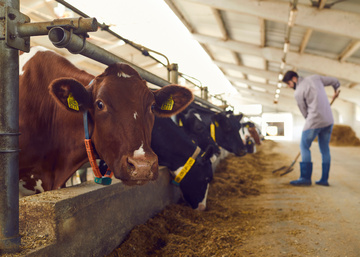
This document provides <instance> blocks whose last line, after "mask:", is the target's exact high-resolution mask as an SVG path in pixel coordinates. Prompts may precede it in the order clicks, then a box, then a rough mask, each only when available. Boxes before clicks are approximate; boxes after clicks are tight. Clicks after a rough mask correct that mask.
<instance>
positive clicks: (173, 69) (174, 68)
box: [168, 63, 179, 123]
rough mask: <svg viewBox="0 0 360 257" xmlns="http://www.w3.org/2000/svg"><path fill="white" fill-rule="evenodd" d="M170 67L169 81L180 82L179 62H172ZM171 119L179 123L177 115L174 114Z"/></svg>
mask: <svg viewBox="0 0 360 257" xmlns="http://www.w3.org/2000/svg"><path fill="white" fill-rule="evenodd" d="M168 67H169V73H168V75H169V81H170V83H172V84H178V83H179V82H178V81H179V67H178V65H177V63H172V64H170V65H168ZM171 119H172V120H173V121H174V122H175V123H177V121H176V115H173V116H171Z"/></svg>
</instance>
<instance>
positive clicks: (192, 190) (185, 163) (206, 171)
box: [151, 117, 214, 210]
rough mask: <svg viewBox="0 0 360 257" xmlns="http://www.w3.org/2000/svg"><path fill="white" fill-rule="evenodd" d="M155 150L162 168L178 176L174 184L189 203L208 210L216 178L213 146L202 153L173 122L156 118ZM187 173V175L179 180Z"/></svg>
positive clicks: (198, 208)
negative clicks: (211, 186) (212, 161)
mask: <svg viewBox="0 0 360 257" xmlns="http://www.w3.org/2000/svg"><path fill="white" fill-rule="evenodd" d="M151 148H152V149H153V151H154V152H155V153H156V155H157V156H158V160H159V165H162V166H166V167H168V168H169V170H170V171H171V173H172V174H173V175H174V177H175V178H174V182H175V184H178V185H179V187H180V189H181V192H182V194H183V197H184V199H185V201H187V202H188V203H189V204H190V205H191V207H192V208H193V209H197V210H205V209H206V198H207V194H208V190H209V186H210V185H209V184H210V182H211V181H212V179H213V171H212V165H211V162H210V158H211V156H212V155H213V153H214V148H213V146H208V147H207V149H206V151H203V150H201V149H200V147H198V146H197V145H196V144H195V143H194V142H193V141H192V140H191V139H190V137H189V136H188V135H187V134H186V133H185V132H184V130H183V129H181V128H180V127H178V126H177V125H176V124H175V122H174V121H173V120H171V119H170V118H158V117H156V118H155V123H154V128H153V131H152V139H151ZM190 157H191V158H190ZM192 159H193V160H192ZM194 160H195V162H193V161H194ZM191 162H193V164H192V166H191ZM186 169H188V172H187V173H186ZM184 173H186V175H185V176H184V177H183V178H182V180H181V181H179V180H178V179H179V178H181V177H182V175H184Z"/></svg>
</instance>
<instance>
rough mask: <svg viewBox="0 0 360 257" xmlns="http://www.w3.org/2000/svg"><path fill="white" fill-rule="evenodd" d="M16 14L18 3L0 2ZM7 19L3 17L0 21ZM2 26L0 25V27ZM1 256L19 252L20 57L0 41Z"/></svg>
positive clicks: (1, 8)
mask: <svg viewBox="0 0 360 257" xmlns="http://www.w3.org/2000/svg"><path fill="white" fill-rule="evenodd" d="M6 7H11V8H14V9H16V10H19V0H0V16H3V15H2V14H4V13H6V12H5V11H4V8H6ZM1 18H2V19H6V17H1ZM0 24H1V23H0ZM0 103H1V104H0V254H2V253H6V252H16V251H18V250H19V248H20V240H21V239H20V235H19V55H18V50H17V49H14V48H11V47H9V46H7V44H6V40H5V39H1V40H0Z"/></svg>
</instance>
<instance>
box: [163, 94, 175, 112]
mask: <svg viewBox="0 0 360 257" xmlns="http://www.w3.org/2000/svg"><path fill="white" fill-rule="evenodd" d="M173 107H174V100H173V99H172V96H170V98H169V99H167V100H166V101H165V102H164V103H163V104H162V105H161V110H166V111H171V110H172V108H173Z"/></svg>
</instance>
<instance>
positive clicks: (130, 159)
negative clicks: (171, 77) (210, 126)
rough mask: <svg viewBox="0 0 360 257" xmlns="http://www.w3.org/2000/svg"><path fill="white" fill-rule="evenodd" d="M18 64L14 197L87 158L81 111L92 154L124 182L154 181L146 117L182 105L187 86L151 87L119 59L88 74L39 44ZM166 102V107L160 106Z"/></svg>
mask: <svg viewBox="0 0 360 257" xmlns="http://www.w3.org/2000/svg"><path fill="white" fill-rule="evenodd" d="M26 56H29V57H30V58H29V57H28V58H27V57H26ZM20 66H21V67H20V77H19V79H20V82H19V87H20V88H19V101H20V104H19V126H20V132H21V136H20V139H19V141H20V149H21V151H20V156H19V160H20V163H19V176H20V194H21V195H29V194H34V193H38V192H42V191H47V190H53V189H58V188H60V187H62V186H63V185H64V183H65V182H66V181H67V179H68V178H70V176H71V175H72V174H73V173H74V172H75V171H76V170H77V169H78V168H80V166H81V165H83V164H84V163H85V162H87V161H88V157H87V154H86V150H85V145H84V139H85V133H84V123H83V113H84V112H85V111H87V112H88V123H89V132H90V136H91V139H92V142H93V145H94V147H95V154H96V157H97V158H101V159H103V160H105V161H106V163H107V164H108V166H109V168H110V169H111V170H112V171H113V172H114V175H115V177H116V178H118V179H121V180H122V181H123V182H124V183H125V184H127V185H135V184H144V183H145V182H147V181H149V180H154V179H156V177H157V170H158V160H157V156H156V155H155V153H154V152H153V151H152V149H151V148H150V142H151V131H152V127H153V124H154V115H158V116H162V117H169V116H171V115H174V114H176V113H178V112H180V111H182V110H183V109H184V108H185V107H186V106H187V105H188V104H189V103H190V102H191V101H192V100H193V95H192V93H191V92H190V91H189V90H188V89H186V88H184V87H181V86H177V85H169V86H165V87H163V88H161V89H159V90H157V91H153V92H152V91H151V90H149V88H148V87H147V86H146V82H145V81H144V80H142V79H141V77H140V76H139V74H138V73H137V72H136V71H135V70H134V69H133V68H131V67H130V66H129V65H126V64H122V63H116V64H113V65H110V66H109V67H108V68H107V69H106V70H105V71H104V72H103V73H102V74H101V75H99V76H97V77H94V76H92V75H90V74H88V73H87V72H85V71H82V70H79V69H78V68H76V67H75V66H74V65H72V64H71V63H70V62H69V61H68V60H66V59H65V58H63V57H61V56H60V55H58V54H56V53H54V52H52V51H45V49H44V48H39V47H34V48H32V49H31V51H30V53H29V54H23V55H21V57H20ZM69 96H70V99H71V98H73V99H74V100H75V101H76V104H75V105H76V106H75V107H74V106H73V105H72V104H71V103H70V102H69V100H68V99H69ZM169 101H170V106H171V107H172V108H162V106H164V105H163V104H164V103H169ZM163 109H164V110H163ZM169 109H171V110H169Z"/></svg>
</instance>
